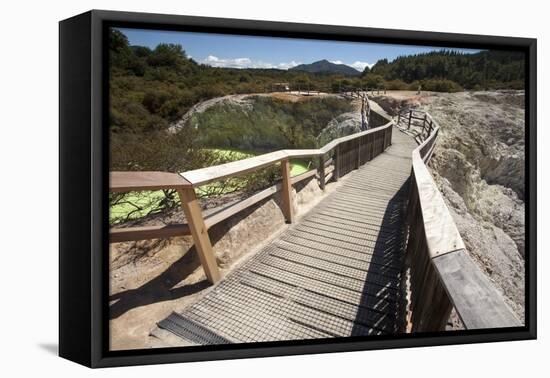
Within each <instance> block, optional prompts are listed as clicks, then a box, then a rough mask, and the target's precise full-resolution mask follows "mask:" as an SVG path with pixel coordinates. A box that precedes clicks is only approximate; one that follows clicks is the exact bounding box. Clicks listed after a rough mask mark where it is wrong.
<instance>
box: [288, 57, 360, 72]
mask: <svg viewBox="0 0 550 378" xmlns="http://www.w3.org/2000/svg"><path fill="white" fill-rule="evenodd" d="M289 71H304V72H309V73H319V74H341V75H346V76H359V75H361V72H360V71H357V70H356V69H355V68H353V67H350V66H347V65H345V64H337V63H332V62H329V61H328V60H326V59H323V60H319V61H317V62H313V63H310V64H299V65H297V66H296V67H292V68H290V69H289Z"/></svg>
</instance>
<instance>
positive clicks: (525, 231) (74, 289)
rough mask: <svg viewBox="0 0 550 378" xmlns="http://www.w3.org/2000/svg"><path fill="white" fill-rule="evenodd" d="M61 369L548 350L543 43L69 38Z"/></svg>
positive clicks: (189, 24)
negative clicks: (404, 351)
mask: <svg viewBox="0 0 550 378" xmlns="http://www.w3.org/2000/svg"><path fill="white" fill-rule="evenodd" d="M59 69H60V277H59V281H60V317H59V318H60V325H59V329H60V334H59V343H60V355H61V356H62V357H65V358H67V359H70V360H73V361H75V362H78V363H81V364H84V365H87V366H90V367H107V366H117V365H136V364H153V363H166V362H182V361H198V360H212V359H227V358H242V357H258V356H275V355H288V354H304V353H320V352H336V351H352V350H366V349H380V348H398V347H412V346H426V345H445V344H456V343H474V342H489V341H505V340H521V339H532V338H535V337H536V303H535V298H536V286H535V282H536V276H535V274H536V269H535V268H536V245H535V232H536V224H535V219H536V217H535V211H536V210H535V209H536V192H535V188H536V185H535V183H536V181H535V180H536V178H535V172H536V169H535V167H536V166H535V164H536V162H535V156H536V154H535V138H536V127H535V125H536V119H535V114H536V111H535V110H536V40H534V39H525V38H513V37H496V36H482V35H466V34H444V33H434V32H415V31H402V30H384V29H371V28H355V27H342V26H328V25H309V24H293V23H280V22H268V21H247V20H235V19H217V18H202V17H187V16H174V15H158V14H143V13H124V12H111V11H90V12H87V13H85V14H82V15H78V16H75V17H73V18H70V19H67V20H64V21H61V22H60V67H59Z"/></svg>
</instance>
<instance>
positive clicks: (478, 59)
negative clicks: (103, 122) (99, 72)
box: [109, 29, 525, 133]
mask: <svg viewBox="0 0 550 378" xmlns="http://www.w3.org/2000/svg"><path fill="white" fill-rule="evenodd" d="M109 46H110V50H109V56H110V73H111V80H110V91H111V127H112V131H113V132H115V133H116V132H118V131H130V130H140V131H143V130H146V131H158V130H164V129H166V128H167V127H168V125H169V123H170V122H172V121H174V120H176V119H178V118H179V117H181V116H182V115H183V114H185V113H186V112H187V111H188V110H189V109H190V108H191V106H193V105H194V104H196V103H198V102H200V101H203V100H206V99H210V98H214V97H218V96H223V95H227V94H237V93H260V92H266V91H269V90H271V89H273V88H276V84H277V83H290V86H291V89H292V90H296V89H302V90H307V89H309V90H322V91H338V90H339V89H340V88H342V87H346V86H358V87H368V88H386V89H412V90H416V89H418V87H419V86H421V87H422V89H423V90H433V91H441V92H455V91H460V90H463V89H473V90H479V89H503V88H506V89H522V88H523V87H524V78H525V60H524V55H523V54H522V53H514V52H503V51H481V52H479V53H476V54H462V53H459V52H454V51H444V50H442V51H435V52H430V53H426V54H418V55H411V56H403V57H398V58H397V59H395V60H393V61H391V62H388V60H387V59H382V60H379V61H378V62H377V63H376V64H375V65H374V66H373V67H372V69H369V68H368V67H367V68H366V69H365V71H364V72H363V74H362V75H361V76H360V77H351V76H349V77H346V76H343V75H341V74H332V75H327V74H312V73H307V72H300V71H292V70H289V71H287V70H277V69H229V68H216V67H210V66H207V65H203V64H198V63H197V62H195V61H194V60H193V59H191V58H188V57H187V55H186V53H185V51H184V50H183V48H182V47H181V46H180V45H173V44H159V45H158V46H156V47H155V48H154V49H151V48H148V47H143V46H131V45H130V44H129V42H128V39H127V37H126V36H125V35H124V34H123V33H122V32H120V31H119V30H116V29H111V31H110V44H109Z"/></svg>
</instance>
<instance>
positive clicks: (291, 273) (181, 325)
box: [159, 128, 417, 344]
mask: <svg viewBox="0 0 550 378" xmlns="http://www.w3.org/2000/svg"><path fill="white" fill-rule="evenodd" d="M416 147H417V144H416V143H415V141H414V140H413V138H412V137H410V136H408V135H406V134H404V133H402V132H400V131H399V130H398V129H396V128H394V130H393V136H392V145H391V146H390V147H389V148H388V149H387V150H386V152H384V153H382V154H381V155H379V156H378V157H376V158H375V159H374V160H372V161H370V162H368V163H367V164H365V165H364V166H362V167H361V168H359V169H358V170H357V171H356V172H354V173H352V174H351V175H350V176H349V177H346V178H345V179H344V182H343V183H342V185H341V186H340V187H339V188H337V190H335V191H334V192H333V193H332V194H330V195H329V196H327V198H325V199H324V200H323V201H322V202H321V203H319V204H318V205H317V206H316V207H315V208H314V209H313V210H312V211H310V212H309V213H308V214H306V215H305V216H304V217H303V218H302V219H300V220H299V221H298V222H297V223H296V224H293V225H292V226H291V227H289V229H288V230H286V231H285V232H284V233H283V234H282V235H281V236H279V237H278V238H277V239H276V240H274V241H273V242H272V243H270V244H269V245H268V246H266V247H265V248H264V249H262V250H261V251H260V252H259V253H258V254H256V255H255V256H254V257H252V258H251V259H250V260H249V261H248V262H247V263H245V264H244V265H243V266H242V267H240V268H239V269H237V270H236V271H234V272H232V273H230V274H229V275H228V276H227V277H226V278H225V279H224V280H223V281H222V282H221V283H220V284H219V285H218V286H217V287H215V288H214V289H213V290H212V291H211V292H209V293H208V294H207V295H205V296H204V297H203V298H202V299H200V300H199V301H198V302H196V303H195V304H193V305H191V306H190V307H189V308H187V309H186V310H185V311H184V312H183V313H181V314H176V313H173V314H172V315H170V316H169V317H168V318H166V319H164V320H162V321H161V322H160V323H159V327H161V328H164V329H167V330H169V331H171V332H172V333H174V334H176V335H178V336H180V337H181V338H182V339H184V340H185V342H186V343H191V344H218V343H243V342H260V341H277V340H293V339H308V338H327V337H347V336H361V335H371V334H387V333H394V332H397V331H399V330H400V329H401V327H402V321H403V316H404V312H405V308H404V304H403V300H402V299H403V298H402V288H401V283H402V268H403V264H404V261H403V260H404V253H405V238H404V229H405V225H404V218H405V212H406V206H407V198H408V184H409V181H410V180H409V176H410V172H411V153H412V151H413V149H415V148H416Z"/></svg>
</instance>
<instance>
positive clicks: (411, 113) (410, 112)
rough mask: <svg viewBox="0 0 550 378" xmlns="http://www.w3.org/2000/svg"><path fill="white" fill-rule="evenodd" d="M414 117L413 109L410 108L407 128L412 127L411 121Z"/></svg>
mask: <svg viewBox="0 0 550 378" xmlns="http://www.w3.org/2000/svg"><path fill="white" fill-rule="evenodd" d="M412 119H413V111H412V110H409V126H407V130H410V129H411V121H412Z"/></svg>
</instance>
